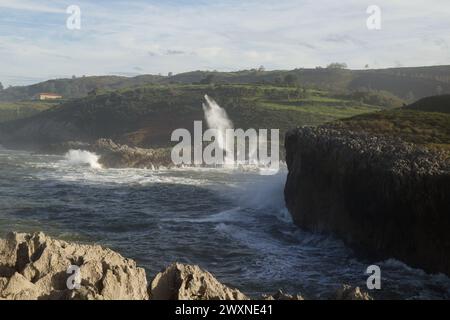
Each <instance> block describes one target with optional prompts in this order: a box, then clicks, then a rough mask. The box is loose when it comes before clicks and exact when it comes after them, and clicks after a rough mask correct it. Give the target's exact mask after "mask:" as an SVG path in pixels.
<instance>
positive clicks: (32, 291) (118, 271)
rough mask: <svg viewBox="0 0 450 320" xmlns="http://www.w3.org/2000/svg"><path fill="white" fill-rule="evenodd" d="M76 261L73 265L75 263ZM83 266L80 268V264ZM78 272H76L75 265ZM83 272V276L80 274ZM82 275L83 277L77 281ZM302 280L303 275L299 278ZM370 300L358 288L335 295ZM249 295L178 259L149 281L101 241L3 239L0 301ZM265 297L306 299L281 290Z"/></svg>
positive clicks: (34, 236)
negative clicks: (94, 243)
mask: <svg viewBox="0 0 450 320" xmlns="http://www.w3.org/2000/svg"><path fill="white" fill-rule="evenodd" d="M71 266H72V267H71ZM78 268H79V269H78ZM77 269H78V270H79V273H76V272H75V273H73V272H74V271H76V270H77ZM77 275H78V276H77ZM77 279H79V280H78V281H77ZM299 281H301V279H299ZM333 298H335V299H343V300H371V299H372V298H371V297H370V296H369V295H368V294H367V293H365V292H363V291H361V290H360V289H359V288H358V287H356V288H352V287H350V286H343V287H342V288H341V289H339V290H338V291H337V292H336V293H335V294H334V296H333ZM5 299H6V300H46V299H58V300H61V299H64V300H72V299H73V300H86V299H87V300H148V299H152V300H248V299H250V298H249V297H248V296H246V295H245V294H243V293H242V292H240V291H239V290H237V289H233V288H230V287H228V286H226V285H224V284H222V283H220V282H219V281H218V280H217V279H216V278H215V277H214V276H213V275H212V274H210V273H209V272H207V271H205V270H202V269H201V268H200V267H198V266H192V265H185V264H181V263H174V264H172V265H170V266H169V267H168V268H166V269H165V270H163V271H162V272H160V273H158V274H157V275H156V276H155V277H154V278H153V280H152V281H151V282H150V284H148V283H147V277H146V274H145V271H144V269H142V268H140V267H138V266H137V265H136V262H135V261H133V260H131V259H127V258H124V257H122V256H121V255H120V254H118V253H116V252H114V251H112V250H110V249H105V248H103V247H101V246H98V245H85V244H76V243H69V242H66V241H61V240H55V239H52V238H51V237H48V236H46V235H45V234H43V233H34V234H25V233H9V234H8V235H7V236H6V238H5V239H0V300H5ZM261 299H266V300H303V297H302V296H301V295H295V296H293V295H289V294H285V293H283V292H282V291H279V292H277V293H276V294H274V295H265V296H263V297H262V298H261Z"/></svg>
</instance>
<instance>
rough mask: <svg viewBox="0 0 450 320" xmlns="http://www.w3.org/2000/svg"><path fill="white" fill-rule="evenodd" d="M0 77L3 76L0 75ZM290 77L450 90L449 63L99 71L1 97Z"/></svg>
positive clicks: (332, 85)
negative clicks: (162, 72)
mask: <svg viewBox="0 0 450 320" xmlns="http://www.w3.org/2000/svg"><path fill="white" fill-rule="evenodd" d="M0 80H1V79H0ZM286 81H288V82H289V83H290V84H295V85H298V86H301V87H306V88H310V89H324V90H328V91H335V92H344V93H349V92H357V91H359V92H374V91H383V92H389V93H390V94H392V95H395V96H396V97H397V98H400V99H404V100H408V101H409V102H413V101H415V100H417V99H420V98H423V97H426V96H431V95H436V94H450V66H433V67H416V68H391V69H375V70H346V69H336V68H316V69H295V70H291V71H286V70H278V71H264V69H260V70H256V69H255V70H243V71H236V72H211V71H193V72H186V73H181V74H177V75H174V76H170V77H169V76H154V75H142V76H138V77H131V78H127V77H118V76H98V77H81V78H74V79H56V80H49V81H46V82H42V83H38V84H35V85H31V86H23V87H11V88H7V89H5V90H3V91H0V101H17V100H28V99H31V98H32V97H33V96H35V95H36V94H37V93H39V92H53V93H58V94H61V95H63V96H64V98H80V97H85V96H87V95H88V93H89V92H92V90H100V91H102V90H103V91H104V90H116V89H123V88H129V87H135V86H142V85H147V84H210V83H216V84H275V85H280V84H284V83H286Z"/></svg>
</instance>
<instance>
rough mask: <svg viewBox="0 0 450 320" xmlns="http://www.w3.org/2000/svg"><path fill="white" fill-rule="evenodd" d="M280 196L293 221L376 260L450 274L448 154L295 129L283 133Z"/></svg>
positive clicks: (392, 140) (383, 139)
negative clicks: (284, 178)
mask: <svg viewBox="0 0 450 320" xmlns="http://www.w3.org/2000/svg"><path fill="white" fill-rule="evenodd" d="M285 146H286V162H287V166H288V170H289V173H288V178H287V182H286V186H285V200H286V205H287V208H288V209H289V211H290V213H291V215H292V217H293V220H294V222H295V223H296V224H297V225H299V226H301V227H303V228H306V229H309V230H314V231H319V232H330V233H333V234H335V235H337V236H338V237H340V238H341V239H343V240H344V241H345V242H346V243H347V244H348V245H350V246H351V247H353V248H354V249H355V251H356V252H357V253H360V254H363V255H364V256H366V257H368V258H370V259H372V260H373V261H377V260H379V259H385V258H397V259H399V260H402V261H404V262H405V263H407V264H409V265H411V266H414V267H419V268H422V269H424V270H426V271H428V272H432V273H436V272H443V273H446V274H447V275H450V255H449V254H448V252H449V250H450V233H449V232H448V230H450V213H449V208H450V197H449V190H450V162H449V156H448V153H447V152H445V151H442V152H438V151H432V150H428V149H427V148H424V147H420V146H416V145H413V144H410V143H405V142H402V141H401V140H399V139H396V138H390V137H385V136H376V135H369V134H365V133H354V132H350V131H337V130H332V129H327V128H310V127H304V128H297V129H295V130H291V131H290V132H288V133H287V135H286V140H285Z"/></svg>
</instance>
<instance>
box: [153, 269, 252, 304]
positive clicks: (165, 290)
mask: <svg viewBox="0 0 450 320" xmlns="http://www.w3.org/2000/svg"><path fill="white" fill-rule="evenodd" d="M149 291H150V298H151V299H152V300H249V298H248V297H247V296H245V295H244V294H243V293H242V292H240V291H239V290H237V289H231V288H229V287H227V286H225V285H223V284H222V283H220V282H219V281H218V280H217V279H216V278H214V276H213V275H211V274H210V273H209V272H207V271H205V270H202V269H201V268H200V267H198V266H191V265H185V264H181V263H174V264H172V265H170V266H169V267H168V268H167V269H166V270H164V271H162V272H160V273H158V274H157V275H156V277H155V278H154V279H153V280H152V282H151V285H150V289H149Z"/></svg>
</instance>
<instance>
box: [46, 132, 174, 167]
mask: <svg viewBox="0 0 450 320" xmlns="http://www.w3.org/2000/svg"><path fill="white" fill-rule="evenodd" d="M69 150H86V151H90V152H94V153H96V154H97V155H98V156H99V157H100V159H99V163H100V164H101V165H102V166H103V167H106V168H160V167H170V166H172V160H171V157H170V149H165V148H159V149H144V148H137V147H129V146H127V145H121V144H117V143H115V142H114V141H112V140H111V139H98V140H97V141H95V142H94V143H85V142H78V141H68V142H64V143H58V144H52V145H48V146H46V147H45V148H41V149H40V152H48V153H55V154H64V153H66V152H68V151H69Z"/></svg>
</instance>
